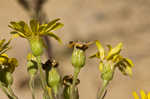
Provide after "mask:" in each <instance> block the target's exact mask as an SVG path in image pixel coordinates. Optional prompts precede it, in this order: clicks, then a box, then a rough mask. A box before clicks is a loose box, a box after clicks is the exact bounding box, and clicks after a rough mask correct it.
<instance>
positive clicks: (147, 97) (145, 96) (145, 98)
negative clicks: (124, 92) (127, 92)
mask: <svg viewBox="0 0 150 99" xmlns="http://www.w3.org/2000/svg"><path fill="white" fill-rule="evenodd" d="M140 95H141V98H140V97H139V96H138V95H137V93H136V92H133V96H134V99H150V92H149V93H148V94H146V93H145V92H144V91H143V90H141V91H140Z"/></svg>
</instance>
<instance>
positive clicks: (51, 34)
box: [46, 32, 62, 43]
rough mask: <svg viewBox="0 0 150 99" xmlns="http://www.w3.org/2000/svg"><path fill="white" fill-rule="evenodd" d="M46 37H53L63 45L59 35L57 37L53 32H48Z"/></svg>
mask: <svg viewBox="0 0 150 99" xmlns="http://www.w3.org/2000/svg"><path fill="white" fill-rule="evenodd" d="M46 35H48V36H51V37H53V38H54V39H55V40H57V41H58V42H59V43H62V41H61V39H60V38H59V37H58V36H57V35H55V34H54V33H52V32H47V33H46Z"/></svg>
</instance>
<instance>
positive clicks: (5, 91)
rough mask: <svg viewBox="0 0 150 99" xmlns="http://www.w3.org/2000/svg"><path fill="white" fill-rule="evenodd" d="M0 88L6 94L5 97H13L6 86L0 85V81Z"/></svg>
mask: <svg viewBox="0 0 150 99" xmlns="http://www.w3.org/2000/svg"><path fill="white" fill-rule="evenodd" d="M0 88H1V89H2V91H3V92H4V93H5V94H6V95H7V97H8V98H9V99H13V97H12V96H11V95H10V94H9V93H8V92H7V90H6V88H5V87H4V86H3V85H2V83H1V82H0Z"/></svg>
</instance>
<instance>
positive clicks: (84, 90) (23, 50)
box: [0, 0, 150, 99]
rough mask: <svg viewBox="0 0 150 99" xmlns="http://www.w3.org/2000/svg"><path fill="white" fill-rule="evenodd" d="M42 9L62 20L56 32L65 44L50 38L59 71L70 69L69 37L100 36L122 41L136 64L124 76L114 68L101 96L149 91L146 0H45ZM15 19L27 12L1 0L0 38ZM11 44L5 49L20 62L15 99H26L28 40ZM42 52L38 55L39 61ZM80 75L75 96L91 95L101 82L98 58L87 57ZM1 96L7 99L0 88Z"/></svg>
mask: <svg viewBox="0 0 150 99" xmlns="http://www.w3.org/2000/svg"><path fill="white" fill-rule="evenodd" d="M43 11H44V12H45V14H47V18H48V20H51V19H55V18H58V17H59V18H61V22H62V23H64V27H63V29H60V30H59V31H57V32H56V34H57V35H58V36H59V37H61V39H62V40H63V42H64V45H60V44H58V42H57V41H56V40H53V39H50V41H51V48H52V50H51V51H52V55H53V56H54V57H55V58H56V59H57V60H58V61H59V63H60V67H59V71H60V72H61V74H62V75H67V74H71V73H72V72H73V67H72V66H71V62H70V56H71V49H69V48H67V44H68V42H69V41H71V40H81V41H91V40H100V42H101V43H102V44H103V45H106V44H112V45H113V46H115V45H116V44H118V43H119V42H123V44H124V46H123V50H122V52H121V53H122V54H123V55H124V56H125V57H128V58H130V59H132V60H133V62H134V64H135V66H134V68H133V76H132V77H125V76H123V75H122V74H121V73H120V72H119V71H116V73H115V76H114V79H113V81H112V82H111V84H110V85H109V88H108V92H107V96H106V98H105V99H133V96H132V92H133V91H137V92H139V91H140V90H141V89H143V90H145V91H146V92H148V91H150V0H47V1H46V2H45V4H44V5H43ZM20 20H24V21H26V22H28V21H29V20H30V17H29V13H28V11H26V10H25V9H24V8H23V7H22V6H21V5H20V4H19V3H18V2H17V0H0V39H2V38H7V39H9V38H10V37H11V35H10V34H9V32H10V29H9V28H8V24H9V22H10V21H20ZM11 45H12V49H11V50H9V51H8V54H9V56H10V57H16V58H17V59H18V61H19V67H18V68H17V69H16V71H15V72H14V84H13V89H14V91H15V93H16V94H17V95H18V96H19V97H20V99H31V94H30V90H29V88H28V85H27V84H26V83H27V81H28V79H29V78H28V74H27V71H26V56H27V54H28V53H29V52H30V49H29V45H28V42H27V40H25V39H22V38H17V39H15V40H13V41H12V42H11ZM95 50H96V47H95V46H92V47H90V48H89V50H88V51H87V56H89V55H91V54H93V53H94V52H95ZM46 56H47V55H46V54H45V55H43V62H44V61H46ZM79 78H80V80H81V83H80V85H79V91H80V99H96V94H97V90H98V88H99V87H100V86H101V80H100V73H99V70H98V60H96V59H88V58H87V64H86V66H85V68H84V69H82V70H81V72H80V75H79ZM37 81H38V80H37ZM37 89H38V88H37ZM36 91H37V97H38V96H39V98H37V99H41V98H40V97H41V91H40V90H36ZM0 99H7V97H6V96H5V94H4V93H3V92H2V91H1V90H0Z"/></svg>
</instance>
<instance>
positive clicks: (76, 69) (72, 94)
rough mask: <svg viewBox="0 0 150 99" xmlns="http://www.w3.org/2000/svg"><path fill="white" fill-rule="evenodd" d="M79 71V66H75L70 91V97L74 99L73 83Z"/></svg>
mask: <svg viewBox="0 0 150 99" xmlns="http://www.w3.org/2000/svg"><path fill="white" fill-rule="evenodd" d="M79 72H80V68H75V70H74V75H73V84H72V87H71V93H70V99H74V91H75V84H76V81H77V78H78V75H79Z"/></svg>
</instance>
